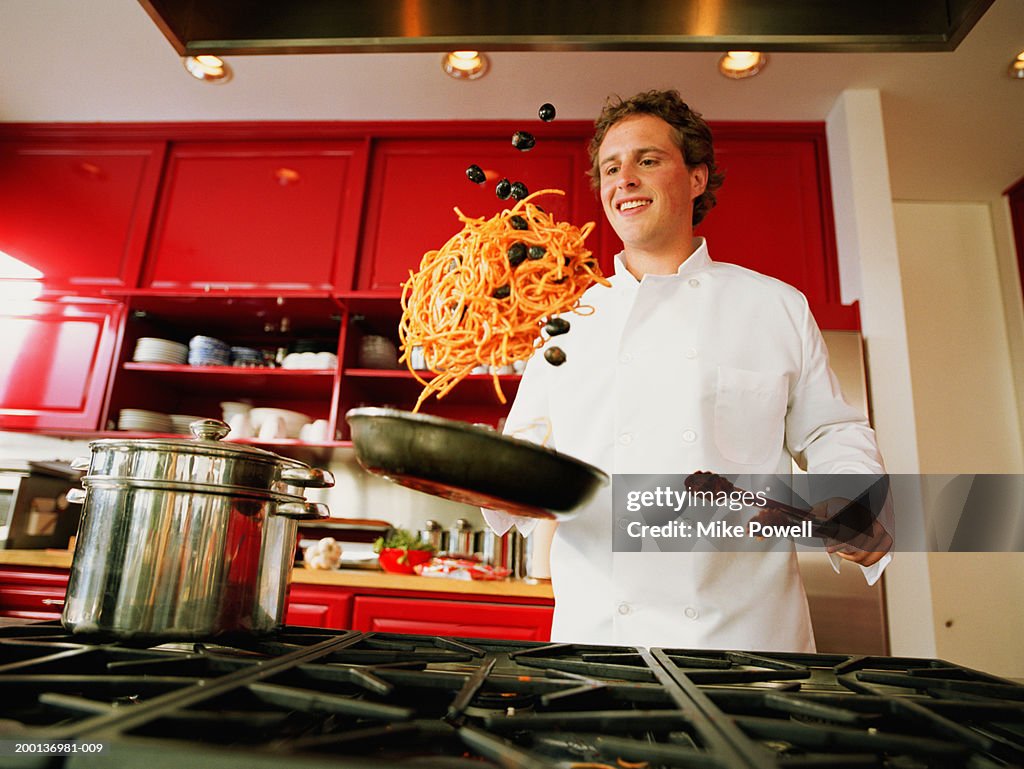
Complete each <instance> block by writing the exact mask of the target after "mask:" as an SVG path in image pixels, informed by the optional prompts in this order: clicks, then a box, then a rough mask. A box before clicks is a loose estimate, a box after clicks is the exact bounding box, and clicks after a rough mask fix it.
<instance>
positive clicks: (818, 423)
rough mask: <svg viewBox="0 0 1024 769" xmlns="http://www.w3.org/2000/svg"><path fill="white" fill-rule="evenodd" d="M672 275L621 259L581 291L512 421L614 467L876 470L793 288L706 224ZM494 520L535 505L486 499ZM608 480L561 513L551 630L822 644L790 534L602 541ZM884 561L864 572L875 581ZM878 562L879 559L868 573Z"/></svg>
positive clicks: (593, 638) (508, 429)
mask: <svg viewBox="0 0 1024 769" xmlns="http://www.w3.org/2000/svg"><path fill="white" fill-rule="evenodd" d="M695 245H696V250H695V251H694V252H693V254H692V255H691V256H690V257H689V258H688V259H687V260H686V261H685V262H684V263H683V264H682V265H681V266H680V267H679V270H678V272H676V273H675V274H673V275H645V276H644V277H643V279H642V280H640V281H637V280H636V278H635V277H633V275H632V274H631V273H629V272H628V271H627V270H626V269H625V265H624V264H623V262H622V255H621V254H620V255H618V256H617V257H616V259H615V261H616V270H615V274H614V275H612V276H611V277H610V281H611V284H612V285H611V287H610V288H608V287H605V286H600V285H596V286H594V287H592V288H591V289H590V290H589V291H588V292H587V293H586V294H585V295H584V297H583V300H582V304H583V305H590V306H591V307H593V308H594V312H593V313H592V314H589V315H570V316H568V319H569V320H570V323H571V324H572V327H571V330H570V331H569V333H568V334H565V335H563V336H558V337H555V338H553V339H552V340H550V341H549V342H548V344H549V345H557V346H559V347H561V348H562V349H563V350H564V351H565V353H566V357H567V360H566V362H565V363H564V364H562V365H561V366H558V367H555V366H552V365H550V364H549V363H547V362H546V361H545V360H544V358H543V356H542V355H539V354H538V355H535V356H534V357H533V358H532V359H531V361H530V363H529V364H528V365H527V367H526V370H525V372H524V374H523V379H522V382H521V383H520V386H519V391H518V394H517V397H516V400H515V403H514V404H513V406H512V409H511V411H510V413H509V416H508V418H507V420H506V425H505V433H506V434H513V435H516V436H517V437H523V438H527V439H531V440H538V441H539V440H541V439H542V438H543V437H544V435H545V433H546V432H548V425H550V435H549V436H548V443H547V445H549V446H552V447H554V448H557V449H558V451H560V452H562V453H564V454H568V455H570V456H573V457H577V458H579V459H581V460H583V461H584V462H589V463H591V464H593V465H595V466H597V467H599V468H601V469H602V470H604V471H605V472H607V473H608V474H609V475H611V474H615V473H641V474H656V473H669V474H689V473H692V472H694V471H697V470H709V471H712V472H716V473H721V474H729V475H731V474H746V473H752V474H760V473H768V474H788V473H789V472H790V470H791V458H795V459H796V461H797V463H798V464H799V465H800V466H801V467H803V468H805V469H807V470H808V471H809V472H817V473H871V474H880V473H883V472H884V468H883V466H882V460H881V457H880V456H879V453H878V448H877V444H876V441H875V437H874V432H873V431H872V430H871V428H870V427H869V426H868V424H867V420H866V419H865V418H864V416H863V414H861V413H860V412H859V411H858V410H857V409H855V408H853V407H851V406H850V405H848V404H847V403H846V402H845V401H844V400H843V398H842V395H841V393H840V389H839V384H838V382H837V381H836V378H835V375H834V374H833V373H832V371H831V369H830V368H829V366H828V353H827V351H826V348H825V345H824V341H823V340H822V337H821V333H820V331H819V330H818V327H817V325H816V323H815V321H814V319H813V317H812V316H811V312H810V309H809V307H808V305H807V300H806V298H805V297H804V296H803V294H801V293H800V292H799V291H797V290H796V289H795V288H793V287H791V286H789V285H786V284H785V283H782V282H781V281H778V280H775V279H774V278H770V277H767V276H765V275H761V274H759V273H756V272H753V271H752V270H748V269H746V268H743V267H739V266H736V265H732V264H725V263H719V262H713V261H712V260H711V258H710V257H709V255H708V249H707V243H706V242H705V241H704V239H703V238H699V239H697V241H695ZM484 515H485V518H486V519H487V521H488V523H489V524H490V525H491V527H492V528H494V529H495V530H496V531H497V532H498V533H504V531H506V530H507V529H508V528H509V527H510V526H511V525H512V523H513V522H516V523H519V524H520V528H521V530H523V531H524V533H528V530H529V528H530V524H531V520H530V519H523V518H518V519H517V518H515V517H514V516H509V515H506V514H504V513H499V512H495V511H484ZM611 516H612V512H611V491H610V489H605V490H604V492H602V493H599V494H598V495H597V497H596V498H595V499H594V500H592V501H591V502H590V503H588V504H587V505H585V506H584V507H583V508H582V509H581V510H580V511H579V513H578V515H577V516H576V517H575V518H573V519H571V520H568V521H562V522H560V523H559V525H558V529H557V531H556V533H555V537H554V540H553V542H552V546H551V582H552V589H553V591H554V595H555V612H554V620H553V624H552V629H551V638H552V640H554V641H563V642H580V643H602V644H623V645H638V646H664V647H672V648H695V649H698V648H718V649H750V650H764V651H814V637H813V633H812V630H811V623H810V615H809V613H808V609H807V598H806V595H805V593H804V589H803V583H802V581H801V579H800V573H799V571H798V566H797V558H796V553H795V551H794V549H793V546H792V544H791V543H790V542H789V541H788V540H776V541H775V542H774V543H773V544H772V545H771V546H769V545H767V544H766V545H765V548H764V551H763V552H628V553H621V552H620V553H615V552H612V545H611ZM887 562H888V556H886V559H885V560H884V561H883V562H882V563H880V564H878V565H876V566H875V567H873V568H871V569H866V570H865V571H866V572H868V573H869V581H870V582H874V580H875V579H877V576H878V574H880V572H881V568H884V565H885V563H887ZM870 572H874V573H870Z"/></svg>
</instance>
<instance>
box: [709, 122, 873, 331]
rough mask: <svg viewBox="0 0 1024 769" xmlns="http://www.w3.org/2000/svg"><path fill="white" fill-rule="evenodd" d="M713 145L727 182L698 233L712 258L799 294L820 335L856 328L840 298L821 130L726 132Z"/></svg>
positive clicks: (854, 314)
mask: <svg viewBox="0 0 1024 769" xmlns="http://www.w3.org/2000/svg"><path fill="white" fill-rule="evenodd" d="M748 134H749V135H748ZM716 144H717V153H716V156H717V160H718V165H719V168H720V169H721V170H722V171H723V172H724V173H725V182H724V184H723V185H722V187H721V189H720V190H719V191H718V193H717V198H718V205H717V206H715V208H713V209H712V210H711V213H709V214H708V216H707V218H706V220H705V221H704V222H702V223H701V224H700V225H699V226H698V234H700V235H704V236H705V237H707V238H708V243H709V245H710V248H711V258H712V259H716V260H718V261H722V262H732V263H733V264H739V265H742V266H743V267H749V268H750V269H752V270H756V271H757V272H760V273H763V274H765V275H771V276H772V277H774V278H778V279H779V280H782V281H785V282H786V283H788V284H790V285H791V286H795V287H796V288H798V289H800V290H801V291H802V292H803V293H804V294H805V295H806V296H807V301H808V302H809V303H810V305H811V310H812V311H813V312H814V314H815V316H816V318H817V319H818V322H819V323H820V324H821V325H822V326H823V327H826V328H839V329H842V328H848V329H856V328H859V318H858V315H857V311H856V308H855V307H849V306H843V305H842V304H841V301H840V296H839V274H838V268H837V261H836V260H837V257H836V246H835V234H834V227H833V224H832V203H831V191H830V189H829V174H828V156H827V153H826V149H825V129H824V126H823V125H822V126H815V125H811V126H807V125H798V126H788V127H787V126H781V127H778V128H774V129H773V128H771V127H770V126H757V127H756V130H755V129H752V128H737V129H734V130H732V131H731V130H730V128H729V127H725V128H723V129H721V130H719V131H716Z"/></svg>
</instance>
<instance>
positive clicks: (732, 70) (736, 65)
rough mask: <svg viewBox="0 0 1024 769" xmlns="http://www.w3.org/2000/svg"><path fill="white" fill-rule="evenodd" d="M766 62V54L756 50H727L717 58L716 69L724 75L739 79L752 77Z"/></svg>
mask: <svg viewBox="0 0 1024 769" xmlns="http://www.w3.org/2000/svg"><path fill="white" fill-rule="evenodd" d="M767 63H768V55H767V54H764V53H760V52H758V51H729V52H728V53H726V54H725V55H724V56H723V57H722V58H721V59H719V60H718V71H719V72H721V73H722V74H723V75H725V76H726V77H731V78H733V79H735V80H741V79H742V78H745V77H753V76H754V75H756V74H757V73H758V72H760V71H761V70H762V69H764V65H765V64H767Z"/></svg>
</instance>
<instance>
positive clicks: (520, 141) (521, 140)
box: [512, 131, 537, 152]
mask: <svg viewBox="0 0 1024 769" xmlns="http://www.w3.org/2000/svg"><path fill="white" fill-rule="evenodd" d="M536 143H537V140H536V139H534V138H533V134H532V133H530V132H529V131H516V132H515V133H514V134H512V146H513V147H515V148H516V149H517V150H522V151H523V152H526V150H532V149H533V145H535V144H536Z"/></svg>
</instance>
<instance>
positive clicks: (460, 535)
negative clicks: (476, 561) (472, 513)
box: [448, 518, 473, 558]
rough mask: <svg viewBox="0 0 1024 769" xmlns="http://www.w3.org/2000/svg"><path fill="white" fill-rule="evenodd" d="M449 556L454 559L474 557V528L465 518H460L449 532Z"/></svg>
mask: <svg viewBox="0 0 1024 769" xmlns="http://www.w3.org/2000/svg"><path fill="white" fill-rule="evenodd" d="M448 555H450V556H452V557H454V558H469V557H471V556H472V555H473V526H472V524H470V522H469V521H467V520H466V519H464V518H459V520H457V521H456V522H455V523H454V524H453V525H452V527H451V528H450V529H449V530H448Z"/></svg>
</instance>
